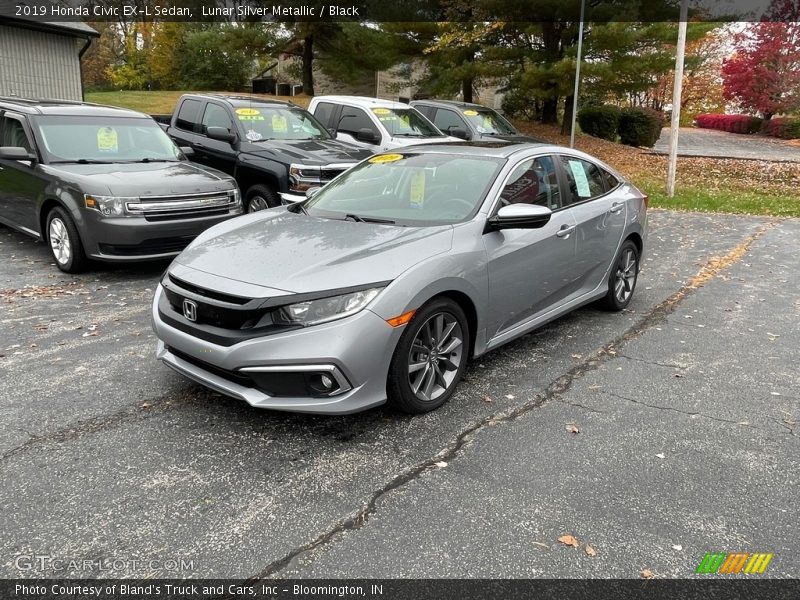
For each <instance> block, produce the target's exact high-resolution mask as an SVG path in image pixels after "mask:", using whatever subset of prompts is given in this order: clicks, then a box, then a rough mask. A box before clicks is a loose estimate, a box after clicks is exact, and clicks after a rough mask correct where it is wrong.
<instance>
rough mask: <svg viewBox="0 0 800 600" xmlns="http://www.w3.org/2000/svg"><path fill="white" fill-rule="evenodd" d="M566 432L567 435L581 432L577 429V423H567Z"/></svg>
mask: <svg viewBox="0 0 800 600" xmlns="http://www.w3.org/2000/svg"><path fill="white" fill-rule="evenodd" d="M566 429H567V432H568V433H580V432H581V430H580V428H579V427H578V424H577V423H567V428H566Z"/></svg>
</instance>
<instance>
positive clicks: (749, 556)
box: [696, 552, 772, 575]
mask: <svg viewBox="0 0 800 600" xmlns="http://www.w3.org/2000/svg"><path fill="white" fill-rule="evenodd" d="M771 560H772V553H769V554H768V553H766V552H752V553H751V552H733V553H725V552H706V555H705V556H704V557H703V560H702V561H701V562H700V566H698V567H697V571H696V572H697V573H700V574H709V573H717V574H721V575H724V574H737V573H748V574H754V575H755V574H761V573H763V572H764V571H766V569H767V565H768V564H769V561H771Z"/></svg>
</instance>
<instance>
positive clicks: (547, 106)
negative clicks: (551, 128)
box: [542, 98, 558, 125]
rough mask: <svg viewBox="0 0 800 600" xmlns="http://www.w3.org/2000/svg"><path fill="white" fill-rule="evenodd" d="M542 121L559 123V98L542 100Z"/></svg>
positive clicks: (551, 123)
mask: <svg viewBox="0 0 800 600" xmlns="http://www.w3.org/2000/svg"><path fill="white" fill-rule="evenodd" d="M542 123H545V124H547V125H557V124H558V98H547V99H546V100H544V101H542Z"/></svg>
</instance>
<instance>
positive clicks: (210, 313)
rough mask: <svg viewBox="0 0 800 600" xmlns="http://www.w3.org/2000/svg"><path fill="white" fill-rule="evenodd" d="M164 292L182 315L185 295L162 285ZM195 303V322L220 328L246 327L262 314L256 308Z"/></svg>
mask: <svg viewBox="0 0 800 600" xmlns="http://www.w3.org/2000/svg"><path fill="white" fill-rule="evenodd" d="M164 293H165V294H166V296H167V300H168V301H169V304H170V306H171V307H172V309H173V310H174V311H175V312H176V313H178V314H179V315H182V314H183V301H184V300H185V299H186V296H185V295H183V294H180V293H179V292H178V291H175V290H173V289H170V288H168V287H164ZM195 303H196V304H197V319H196V321H195V322H196V323H198V324H207V325H211V326H213V327H221V328H222V329H247V328H250V327H253V326H254V325H255V324H256V323H258V320H259V319H260V318H261V316H262V314H263V311H261V310H258V309H250V310H247V309H242V308H233V307H230V308H228V307H224V306H218V305H216V304H209V303H206V302H197V301H195Z"/></svg>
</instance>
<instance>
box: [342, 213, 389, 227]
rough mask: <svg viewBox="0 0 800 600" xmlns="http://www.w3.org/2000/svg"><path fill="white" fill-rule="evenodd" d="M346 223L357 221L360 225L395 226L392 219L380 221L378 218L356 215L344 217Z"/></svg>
mask: <svg viewBox="0 0 800 600" xmlns="http://www.w3.org/2000/svg"><path fill="white" fill-rule="evenodd" d="M344 220H345V221H356V222H358V223H383V224H385V225H394V221H392V220H391V219H379V218H377V217H360V216H359V215H354V214H350V213H348V214H346V215H345V216H344Z"/></svg>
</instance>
